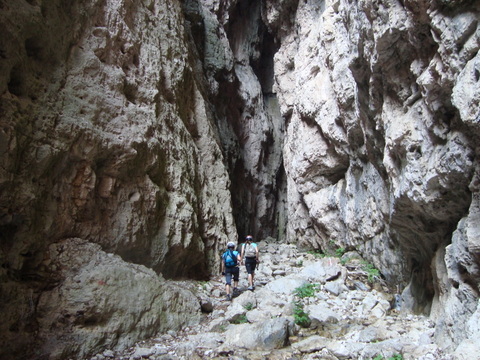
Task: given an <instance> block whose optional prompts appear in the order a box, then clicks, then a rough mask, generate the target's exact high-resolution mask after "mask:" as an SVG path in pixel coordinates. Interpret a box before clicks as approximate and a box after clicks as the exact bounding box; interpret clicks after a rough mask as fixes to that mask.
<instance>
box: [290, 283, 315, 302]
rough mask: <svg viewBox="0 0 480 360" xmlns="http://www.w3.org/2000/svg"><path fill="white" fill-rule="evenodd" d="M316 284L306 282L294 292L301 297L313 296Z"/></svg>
mask: <svg viewBox="0 0 480 360" xmlns="http://www.w3.org/2000/svg"><path fill="white" fill-rule="evenodd" d="M316 288H317V286H316V285H315V284H305V285H302V286H300V287H298V288H296V289H295V291H294V294H295V295H296V296H298V297H299V298H302V299H303V298H306V297H312V296H314V295H315V289H316Z"/></svg>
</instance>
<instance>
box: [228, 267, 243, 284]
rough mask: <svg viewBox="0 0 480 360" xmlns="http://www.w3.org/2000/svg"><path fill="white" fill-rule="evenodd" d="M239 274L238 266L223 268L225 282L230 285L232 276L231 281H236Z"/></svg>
mask: <svg viewBox="0 0 480 360" xmlns="http://www.w3.org/2000/svg"><path fill="white" fill-rule="evenodd" d="M239 274H240V269H239V268H238V266H235V267H231V268H228V267H227V268H225V284H227V285H232V276H233V281H238V277H239Z"/></svg>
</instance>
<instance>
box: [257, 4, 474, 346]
mask: <svg viewBox="0 0 480 360" xmlns="http://www.w3.org/2000/svg"><path fill="white" fill-rule="evenodd" d="M265 9H266V10H265V15H264V19H265V21H266V23H267V25H268V27H269V29H270V30H271V31H272V32H273V33H274V34H275V36H276V37H278V38H279V41H280V43H281V46H280V47H279V51H278V52H277V53H276V54H275V80H276V82H275V86H274V92H275V93H276V94H277V97H278V99H279V104H280V107H281V113H282V116H283V117H284V118H285V120H286V122H287V129H286V134H285V145H284V165H285V168H286V173H287V179H288V180H287V184H288V192H287V194H288V228H287V239H288V240H289V241H295V242H298V243H299V244H300V245H303V246H305V247H308V248H321V249H322V250H323V251H326V252H330V253H333V252H334V251H335V250H336V249H353V248H355V249H357V250H359V251H360V252H361V253H362V255H363V256H365V257H366V258H367V259H368V260H369V261H371V262H372V263H373V264H374V265H375V266H376V267H377V268H379V269H380V270H381V272H382V274H383V275H384V276H385V278H386V279H387V280H388V281H390V282H391V283H392V284H398V286H399V288H400V290H401V291H403V297H404V300H405V301H404V303H405V305H408V308H409V309H410V310H413V311H416V312H425V313H429V312H430V311H432V312H431V314H432V317H433V318H435V319H437V331H436V337H437V340H438V341H439V343H440V344H442V345H443V346H445V347H451V348H455V347H456V346H457V345H458V344H459V343H460V342H462V341H463V339H466V338H468V339H469V340H465V341H466V343H471V342H472V340H473V339H475V336H476V335H474V334H478V326H477V325H475V319H477V318H478V314H479V310H478V297H479V272H478V260H479V252H478V225H477V223H478V216H477V215H478V211H477V210H478V206H479V204H478V169H479V166H478V145H477V144H478V136H479V130H480V128H479V126H480V122H479V120H480V119H479V117H478V114H479V110H480V108H479V90H478V89H479V87H478V81H479V78H480V77H479V66H480V65H479V64H480V55H479V53H478V50H479V48H480V28H479V24H478V19H479V10H480V8H479V4H478V2H475V1H460V2H454V1H408V0H405V1H393V0H392V1H389V0H387V1H339V0H337V1H311V0H308V1H266V2H265ZM285 19H289V21H285ZM449 244H450V245H449ZM432 303H433V306H432ZM460 319H461V320H460ZM467 345H468V344H467ZM467 345H465V346H467Z"/></svg>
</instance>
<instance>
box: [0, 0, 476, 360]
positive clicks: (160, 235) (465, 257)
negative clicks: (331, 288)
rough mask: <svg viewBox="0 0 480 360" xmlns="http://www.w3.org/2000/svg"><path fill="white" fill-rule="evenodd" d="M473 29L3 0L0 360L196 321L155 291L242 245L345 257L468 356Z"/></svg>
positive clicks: (322, 11) (164, 5) (189, 5)
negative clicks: (353, 254) (258, 243)
mask: <svg viewBox="0 0 480 360" xmlns="http://www.w3.org/2000/svg"><path fill="white" fill-rule="evenodd" d="M479 14H480V8H479V4H478V2H476V1H467V0H465V1H448V0H433V1H427V0H421V1H413V0H403V1H395V0H384V1H370V0H368V1H348V0H331V1H322V0H300V1H298V0H263V1H257V0H184V1H181V2H179V1H174V0H168V1H160V0H142V1H130V0H122V1H114V0H77V1H67V0H53V1H42V0H28V1H27V0H18V1H16V2H14V3H13V2H8V1H4V0H0V28H1V29H2V34H3V35H2V37H1V38H0V124H1V126H0V237H1V248H0V259H1V264H2V267H1V268H0V279H1V283H0V287H1V292H2V295H3V296H2V298H1V299H0V304H1V305H0V306H1V311H2V313H3V314H8V316H6V317H5V320H4V321H2V323H1V325H0V332H1V335H2V336H1V337H0V338H1V339H2V343H1V344H0V345H1V349H2V350H0V351H3V353H2V356H5V357H6V356H12V357H13V358H16V359H19V358H21V357H22V356H24V357H26V358H35V357H38V358H42V357H43V358H45V357H48V356H49V357H50V358H52V359H54V358H66V357H83V356H87V355H88V354H94V353H96V352H98V351H100V349H102V348H105V347H110V348H113V347H117V348H122V347H123V348H124V347H126V346H129V345H130V344H132V343H133V342H134V341H136V340H138V339H141V338H145V337H148V336H151V335H153V334H155V333H156V332H158V331H163V330H165V329H167V328H175V327H180V326H182V325H185V324H187V323H188V322H189V321H195V319H196V316H195V314H196V312H198V304H197V303H196V300H195V298H194V296H193V295H192V294H191V292H189V291H187V290H185V289H182V288H181V287H179V286H178V285H176V284H175V283H170V282H168V281H166V280H164V278H183V277H187V278H205V277H206V276H208V274H210V273H214V272H216V271H217V270H218V256H217V254H218V250H219V249H220V248H222V247H223V246H224V244H225V242H226V241H227V240H229V239H231V240H236V239H237V233H238V234H239V235H240V236H244V235H245V234H246V233H253V235H254V236H255V237H257V238H264V237H267V236H273V237H275V238H277V239H278V240H279V241H287V242H291V243H297V244H299V245H300V246H302V247H304V248H309V249H311V248H313V249H322V250H323V251H326V252H327V251H334V250H335V249H337V248H346V249H355V250H357V251H358V252H360V253H361V254H362V255H363V256H364V257H365V258H366V259H368V261H370V262H372V263H373V264H374V265H375V266H376V267H377V268H379V269H380V270H381V272H382V274H383V275H384V276H385V278H386V279H387V280H388V281H390V282H391V283H392V284H399V287H400V289H401V290H402V291H403V295H404V300H405V304H406V307H407V308H409V309H410V310H413V311H419V312H430V313H431V315H432V317H433V318H435V319H437V328H436V337H437V340H438V342H439V343H442V344H444V345H445V346H446V347H449V348H451V349H454V348H456V347H460V348H461V347H462V346H469V344H471V343H472V342H473V343H475V341H474V339H475V338H476V337H478V334H479V333H480V329H479V328H478V321H476V319H478V317H479V316H480V310H479V309H478V308H477V307H478V297H479V288H478V284H479V281H480V274H479V270H478V264H479V261H480V255H479V254H480V229H479V226H480V225H479V224H480V210H479V208H480V196H479V195H478V194H479V188H480V180H479V171H480V168H479V163H478V154H479V150H478V145H477V144H478V138H479V135H480V119H479V111H480V108H479V107H480V105H479V104H480V101H479V99H480V87H479V86H478V82H479V81H480V80H479V79H480V75H479V74H480V55H479V53H478V50H479V48H480V30H479V24H478V19H479V18H480V15H479ZM132 299H134V300H135V301H133V300H132ZM186 313H188V314H193V315H192V316H190V317H188V316H187V317H185V314H186ZM121 314H123V315H121ZM78 339H81V341H79V340H78ZM32 340H35V341H36V343H34V346H33V347H30V346H27V344H30V343H31V341H32ZM78 343H82V345H80V346H79V345H78ZM74 344H77V345H75V346H74ZM30 349H35V352H33V350H31V351H30Z"/></svg>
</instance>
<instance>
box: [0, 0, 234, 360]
mask: <svg viewBox="0 0 480 360" xmlns="http://www.w3.org/2000/svg"><path fill="white" fill-rule="evenodd" d="M0 27H1V30H2V36H1V40H0V94H1V98H0V116H1V117H0V144H1V145H0V192H1V198H0V237H1V240H0V241H1V251H0V263H1V268H0V279H1V284H0V287H1V293H2V297H1V299H0V308H1V313H2V314H3V315H2V323H1V325H0V332H1V336H0V337H1V339H2V340H1V344H0V348H1V350H0V352H1V355H0V357H2V358H8V357H11V358H15V359H20V358H22V357H23V358H35V357H38V358H45V357H46V356H47V357H48V356H50V357H51V358H52V359H53V358H67V357H73V356H76V355H77V356H79V357H84V356H86V355H87V354H89V353H92V352H93V353H95V351H97V352H98V351H100V350H101V348H102V347H116V348H122V347H123V348H124V347H125V346H129V345H130V344H132V343H133V342H135V341H136V340H138V339H141V338H145V337H148V336H152V335H154V334H156V333H158V332H159V331H165V330H167V329H170V328H171V329H175V328H178V327H180V326H183V325H185V324H188V323H189V322H190V321H195V320H198V316H197V315H198V311H199V304H198V300H196V299H195V298H194V297H193V296H192V295H191V294H190V295H188V293H187V294H185V291H184V290H182V289H180V288H177V287H175V286H172V287H170V288H169V287H168V284H166V283H165V281H164V280H163V277H166V278H184V277H188V278H195V279H206V278H207V277H208V275H209V274H210V273H211V272H217V271H218V251H219V249H220V248H223V247H224V244H225V243H226V242H227V240H236V237H237V235H236V231H235V224H234V221H233V217H232V211H231V198H230V192H229V186H230V181H229V178H228V175H227V171H226V167H225V165H224V162H223V156H222V152H221V147H220V139H219V136H218V131H217V130H216V128H215V121H214V118H213V116H212V110H211V106H210V105H209V103H208V102H207V101H206V100H205V99H206V98H207V92H206V83H205V80H204V76H203V73H202V70H201V69H200V70H199V69H198V68H197V66H198V64H197V61H198V59H197V58H196V57H195V56H196V55H195V54H194V52H193V49H192V43H193V39H191V38H190V37H189V36H190V35H189V32H188V31H187V30H186V28H185V19H184V16H183V12H182V8H181V6H180V4H179V3H178V2H177V1H154V0H152V1H140V2H136V1H129V0H125V1H110V0H92V1H87V0H83V1H80V0H79V1H70V0H68V1H66V0H65V1H63V0H56V1H36V0H32V1H25V0H19V1H15V2H11V1H0ZM74 238H75V239H80V240H78V241H73V242H72V241H71V239H74ZM64 242H68V244H69V246H68V249H69V250H68V253H69V254H70V255H69V256H70V257H71V261H72V262H69V261H67V260H65V261H61V262H60V263H61V265H58V264H57V263H58V259H57V257H58V256H60V255H59V254H61V253H62V251H65V252H67V250H59V249H62V246H60V244H63V243H64ZM85 242H86V244H85ZM52 246H53V247H54V248H55V249H57V250H52ZM92 248H93V249H96V251H82V249H92ZM52 251H53V253H52ZM55 254H57V255H55ZM95 254H98V257H99V258H96V256H97V255H95ZM102 254H103V255H102ZM107 254H109V255H108V256H107ZM113 254H115V256H117V255H118V256H119V257H115V263H114V264H111V265H112V266H109V261H110V260H109V259H110V257H109V256H110V255H112V256H113ZM132 264H138V266H137V265H135V266H133V265H132ZM69 268H70V269H69ZM100 269H102V270H101V271H100ZM149 269H153V270H154V271H155V272H152V270H149ZM155 273H156V274H161V275H156V274H155ZM144 274H147V275H144ZM162 275H163V277H162ZM133 304H135V306H132V305H133ZM182 312H183V313H182ZM175 314H177V315H178V316H175ZM188 314H190V316H188ZM167 318H168V321H167V320H166V319H167ZM162 329H163V330H162ZM48 354H50V355H48Z"/></svg>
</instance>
